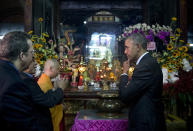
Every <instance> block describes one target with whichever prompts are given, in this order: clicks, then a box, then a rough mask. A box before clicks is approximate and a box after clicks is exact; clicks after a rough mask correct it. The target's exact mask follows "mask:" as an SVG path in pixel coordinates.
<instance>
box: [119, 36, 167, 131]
mask: <svg viewBox="0 0 193 131" xmlns="http://www.w3.org/2000/svg"><path fill="white" fill-rule="evenodd" d="M146 47H147V40H146V38H145V37H144V36H143V35H142V34H140V33H135V34H132V35H130V36H129V37H127V38H126V40H125V52H124V53H125V54H126V56H127V58H128V60H127V61H125V62H124V63H123V74H122V75H121V78H120V85H119V89H120V92H119V95H120V99H121V100H122V101H123V102H124V103H127V104H129V105H130V106H129V118H128V121H129V126H128V128H129V129H128V130H129V131H164V130H166V126H165V118H164V107H163V104H162V102H161V96H162V86H163V83H162V81H163V80H162V79H163V76H162V71H161V68H160V66H159V64H158V63H157V61H156V60H155V59H154V58H153V57H152V56H151V55H150V54H149V53H148V52H147V51H146ZM133 62H135V63H136V67H135V69H134V72H133V75H132V78H131V80H130V81H128V75H127V72H128V70H129V67H130V64H131V63H133Z"/></svg>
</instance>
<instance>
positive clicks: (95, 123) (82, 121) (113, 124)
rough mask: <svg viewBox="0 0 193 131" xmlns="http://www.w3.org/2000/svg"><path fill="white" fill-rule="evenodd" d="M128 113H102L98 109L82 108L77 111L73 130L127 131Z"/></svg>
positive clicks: (125, 111)
mask: <svg viewBox="0 0 193 131" xmlns="http://www.w3.org/2000/svg"><path fill="white" fill-rule="evenodd" d="M127 117H128V113H127V110H124V111H122V112H119V113H110V114H109V113H102V112H99V111H97V110H81V111H80V112H79V113H77V115H76V118H75V120H74V125H73V126H72V128H71V131H127V129H128V119H127Z"/></svg>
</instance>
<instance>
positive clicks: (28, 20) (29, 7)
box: [24, 0, 32, 32]
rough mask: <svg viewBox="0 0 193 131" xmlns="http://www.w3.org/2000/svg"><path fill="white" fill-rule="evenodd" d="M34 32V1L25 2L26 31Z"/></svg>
mask: <svg viewBox="0 0 193 131" xmlns="http://www.w3.org/2000/svg"><path fill="white" fill-rule="evenodd" d="M30 30H32V0H25V6H24V31H25V32H29V31H30Z"/></svg>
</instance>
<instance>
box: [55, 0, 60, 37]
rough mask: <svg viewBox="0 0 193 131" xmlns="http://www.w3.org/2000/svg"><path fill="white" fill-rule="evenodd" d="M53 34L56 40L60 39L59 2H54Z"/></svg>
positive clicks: (57, 0) (56, 0)
mask: <svg viewBox="0 0 193 131" xmlns="http://www.w3.org/2000/svg"><path fill="white" fill-rule="evenodd" d="M53 17H54V18H53V19H54V20H53V23H54V24H53V33H54V35H55V38H56V39H57V38H59V37H60V34H59V33H60V2H59V0H54V12H53Z"/></svg>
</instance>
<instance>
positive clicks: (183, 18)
mask: <svg viewBox="0 0 193 131" xmlns="http://www.w3.org/2000/svg"><path fill="white" fill-rule="evenodd" d="M179 5H180V28H181V30H182V38H183V39H184V41H185V42H187V1H186V0H180V1H179Z"/></svg>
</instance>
